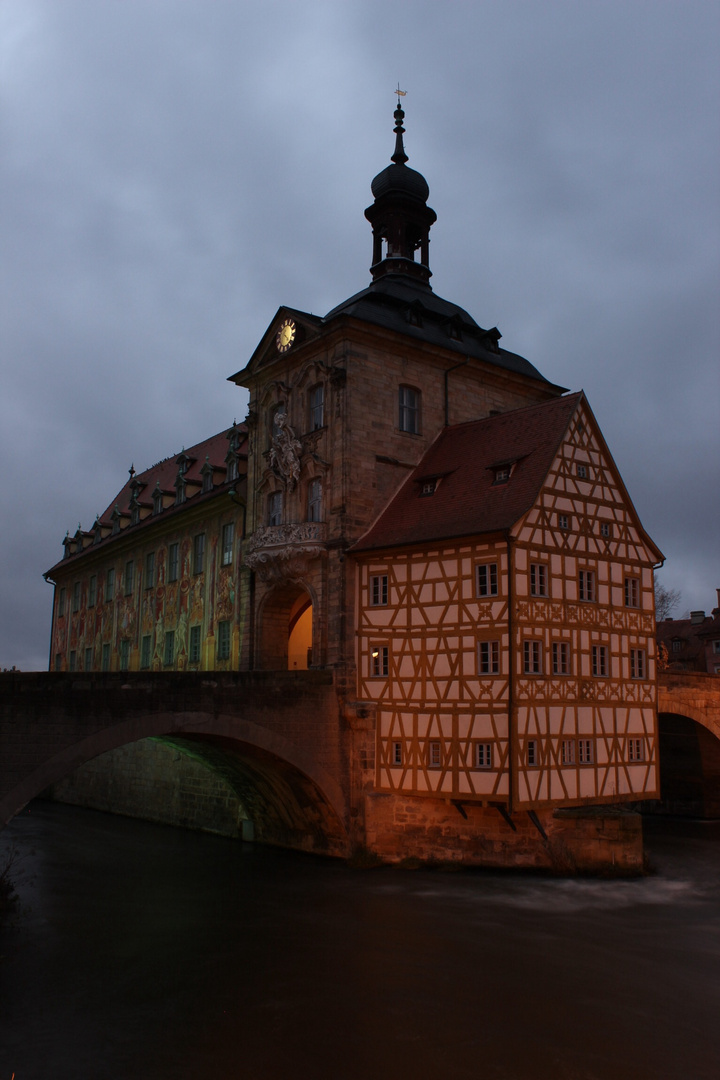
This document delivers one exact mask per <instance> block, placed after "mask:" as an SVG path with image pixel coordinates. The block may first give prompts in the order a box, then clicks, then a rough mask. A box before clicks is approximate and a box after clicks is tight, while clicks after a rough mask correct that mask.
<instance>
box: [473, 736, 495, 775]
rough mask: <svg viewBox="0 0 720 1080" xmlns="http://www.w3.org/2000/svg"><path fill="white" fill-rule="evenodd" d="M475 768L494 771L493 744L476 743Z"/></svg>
mask: <svg viewBox="0 0 720 1080" xmlns="http://www.w3.org/2000/svg"><path fill="white" fill-rule="evenodd" d="M475 768H476V769H492V743H489V742H480V743H475Z"/></svg>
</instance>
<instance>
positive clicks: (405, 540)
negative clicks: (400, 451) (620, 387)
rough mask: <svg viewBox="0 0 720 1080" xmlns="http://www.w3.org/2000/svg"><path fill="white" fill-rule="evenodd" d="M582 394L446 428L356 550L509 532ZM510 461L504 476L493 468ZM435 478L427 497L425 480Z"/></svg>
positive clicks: (531, 500) (539, 480)
mask: <svg viewBox="0 0 720 1080" xmlns="http://www.w3.org/2000/svg"><path fill="white" fill-rule="evenodd" d="M582 396H583V395H582V393H576V394H568V395H567V396H566V397H561V398H555V399H553V400H551V401H548V402H543V403H542V404H540V405H530V406H528V407H527V408H523V409H515V410H513V411H512V412H508V413H502V414H501V415H500V416H490V417H487V418H486V419H484V420H472V421H469V422H468V423H465V424H457V425H455V426H453V427H447V428H444V429H443V431H442V432H441V433H440V435H439V436H438V437H437V439H436V440H435V442H434V443H433V444H432V446H431V447H430V448H429V450H428V451H427V453H426V454H425V456H424V457H423V459H422V460H421V461H420V463H419V465H418V466H417V468H415V469H414V470H413V472H412V473H411V474H410V476H409V477H408V479H407V480H406V481H405V483H404V484H403V486H402V487H401V488H400V490H399V491H398V493H397V495H396V496H395V498H394V499H393V500H392V501H391V502H390V503H389V504H388V506H387V507H386V508H385V510H384V511H383V512H382V514H381V515H380V517H379V518H378V519H377V521H376V522H375V523H374V524H373V525H372V526H371V528H370V529H369V530H368V532H366V533H365V535H364V536H362V537H361V538H360V540H358V542H357V543H356V544H355V545H353V547H352V548H351V549H350V550H351V551H352V552H360V551H369V550H372V549H376V548H388V547H400V546H404V545H407V544H417V543H423V542H434V541H438V540H449V539H452V538H455V537H461V536H473V535H479V534H483V533H495V532H504V531H506V530H508V529H510V528H512V526H513V525H514V524H515V522H516V521H518V519H519V518H521V517H522V515H523V514H525V513H527V511H528V510H529V509H530V507H531V506H532V505H533V503H534V502H535V500H536V499H537V497H538V494H539V492H540V489H541V487H542V485H543V482H544V480H545V477H546V476H547V474H548V472H549V470H550V466H551V465H552V463H553V460H554V458H555V455H556V454H557V451H558V448H559V447H560V444H561V443H562V440H563V437H564V435H565V432H566V431H567V428H568V425H569V423H570V420H571V418H572V416H573V414H574V412H575V410H576V408H577V407H578V404H579V402H580V400H581V398H582ZM504 465H510V466H512V471H511V475H510V479H509V480H508V481H507V483H496V482H495V478H496V470H497V469H498V468H499V467H500V466H504ZM432 479H436V480H437V481H438V483H437V487H436V489H435V491H434V493H433V494H432V495H429V496H427V497H424V496H423V495H422V494H421V492H422V484H423V480H432Z"/></svg>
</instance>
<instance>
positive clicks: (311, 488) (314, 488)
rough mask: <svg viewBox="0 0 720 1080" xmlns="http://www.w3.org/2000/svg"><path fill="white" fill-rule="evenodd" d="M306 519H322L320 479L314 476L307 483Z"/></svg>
mask: <svg viewBox="0 0 720 1080" xmlns="http://www.w3.org/2000/svg"><path fill="white" fill-rule="evenodd" d="M307 519H308V521H322V480H321V479H320V478H319V477H317V476H316V477H315V479H314V480H311V481H310V483H309V484H308V512H307Z"/></svg>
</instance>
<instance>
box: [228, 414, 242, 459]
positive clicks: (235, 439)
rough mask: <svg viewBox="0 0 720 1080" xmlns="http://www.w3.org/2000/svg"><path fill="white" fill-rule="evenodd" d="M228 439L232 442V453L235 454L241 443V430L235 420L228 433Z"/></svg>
mask: <svg viewBox="0 0 720 1080" xmlns="http://www.w3.org/2000/svg"><path fill="white" fill-rule="evenodd" d="M227 440H228V442H229V444H230V447H229V449H230V453H231V454H234V453H235V451H236V450H237V448H238V445H239V443H240V432H239V431H238V429H237V424H236V423H234V422H233V426H232V427H231V428H230V430H229V431H228V433H227Z"/></svg>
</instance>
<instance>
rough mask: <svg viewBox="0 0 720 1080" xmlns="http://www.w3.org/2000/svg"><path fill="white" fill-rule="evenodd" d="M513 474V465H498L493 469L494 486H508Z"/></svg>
mask: <svg viewBox="0 0 720 1080" xmlns="http://www.w3.org/2000/svg"><path fill="white" fill-rule="evenodd" d="M511 472H512V465H496V466H495V468H494V469H493V484H507V482H508V480H509V479H510V474H511Z"/></svg>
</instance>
